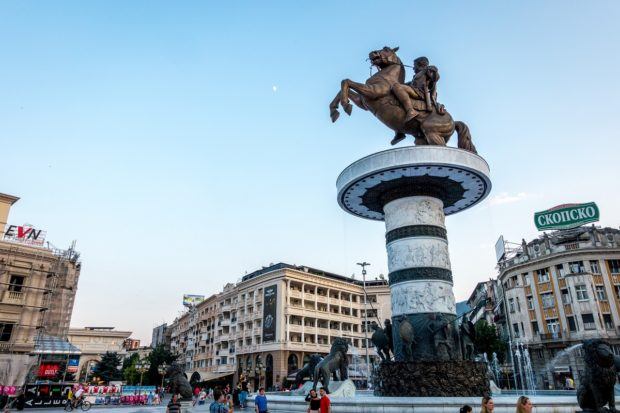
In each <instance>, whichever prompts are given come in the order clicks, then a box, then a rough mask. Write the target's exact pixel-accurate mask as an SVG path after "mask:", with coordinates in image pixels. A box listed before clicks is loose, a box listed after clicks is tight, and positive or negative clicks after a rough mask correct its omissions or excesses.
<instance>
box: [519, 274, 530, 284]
mask: <svg viewBox="0 0 620 413" xmlns="http://www.w3.org/2000/svg"><path fill="white" fill-rule="evenodd" d="M521 276H522V277H523V285H530V277H528V276H527V273H523V274H521Z"/></svg>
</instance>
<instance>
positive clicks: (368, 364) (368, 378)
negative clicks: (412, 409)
mask: <svg viewBox="0 0 620 413" xmlns="http://www.w3.org/2000/svg"><path fill="white" fill-rule="evenodd" d="M357 265H359V266H360V267H362V282H363V288H364V340H366V342H365V345H366V370H367V372H366V386H368V383H369V381H370V356H369V355H368V295H367V294H366V267H368V266H369V265H370V263H368V262H366V261H364V262H358V263H357Z"/></svg>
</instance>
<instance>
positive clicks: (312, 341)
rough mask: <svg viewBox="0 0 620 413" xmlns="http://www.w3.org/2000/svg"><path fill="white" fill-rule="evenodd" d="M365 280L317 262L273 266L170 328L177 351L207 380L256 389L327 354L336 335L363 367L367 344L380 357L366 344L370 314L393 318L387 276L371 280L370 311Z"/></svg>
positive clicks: (226, 290)
mask: <svg viewBox="0 0 620 413" xmlns="http://www.w3.org/2000/svg"><path fill="white" fill-rule="evenodd" d="M363 284H364V283H363V281H362V280H357V279H353V278H350V277H344V276H341V275H337V274H333V273H329V272H325V271H322V270H318V269H314V268H310V267H305V266H294V265H289V264H285V263H279V264H274V265H270V266H269V267H265V268H262V269H260V270H258V271H255V272H253V273H251V274H247V275H246V276H244V277H243V278H242V280H241V281H240V282H239V283H237V284H227V285H226V286H225V287H224V289H223V291H222V292H221V293H219V294H217V295H213V296H211V297H209V298H207V299H205V300H204V301H203V302H202V303H200V304H198V305H197V306H195V307H194V308H192V309H190V310H189V311H188V312H187V313H186V314H184V315H183V316H181V317H179V318H178V319H177V320H175V321H174V323H172V325H170V326H169V327H168V329H169V330H170V331H171V348H172V350H173V351H176V352H178V353H181V354H182V355H183V360H184V361H185V369H186V373H188V375H194V374H197V376H196V375H194V377H196V378H198V377H200V380H202V381H209V380H218V379H223V378H224V379H226V378H227V377H228V376H229V377H228V378H229V379H230V380H232V379H235V380H238V378H239V377H240V376H241V375H243V376H244V377H246V378H248V379H249V381H250V383H252V385H253V386H254V388H255V389H256V388H257V387H258V386H259V385H261V386H265V387H266V388H275V387H276V384H280V383H282V382H283V381H284V379H285V378H286V377H287V376H289V375H290V374H291V373H292V372H294V371H296V370H297V369H299V368H301V367H302V366H303V364H304V361H307V359H308V357H309V356H310V355H311V354H314V353H319V354H323V355H325V354H327V353H328V352H329V350H330V346H331V343H332V342H333V340H334V339H335V338H336V337H344V338H345V339H347V340H348V341H349V342H350V343H351V346H352V347H351V350H350V357H351V358H355V359H356V360H352V363H351V364H352V365H356V364H357V365H359V364H360V363H358V362H360V361H361V362H362V363H363V359H364V358H365V355H366V350H367V348H368V352H369V358H371V359H373V360H374V359H376V358H377V357H378V356H377V354H376V353H375V351H374V348H373V347H372V344H371V343H367V342H366V341H365V331H366V328H367V324H366V319H367V322H368V324H371V323H372V322H378V323H380V324H381V325H382V324H383V321H384V320H385V319H389V318H390V317H391V308H390V291H389V287H388V285H387V281H386V280H384V279H374V280H368V281H366V291H367V300H368V304H367V311H366V310H365V309H364V288H363ZM371 334H372V332H369V333H368V337H369V338H370V335H371ZM369 341H370V340H369ZM351 353H352V354H351ZM358 357H359V358H360V359H358ZM353 361H355V363H354V362H353ZM355 374H356V373H355V372H352V375H353V376H355Z"/></svg>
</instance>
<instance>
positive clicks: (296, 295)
mask: <svg viewBox="0 0 620 413" xmlns="http://www.w3.org/2000/svg"><path fill="white" fill-rule="evenodd" d="M290 292H291V293H290V296H291V297H293V298H301V291H297V290H291V291H290Z"/></svg>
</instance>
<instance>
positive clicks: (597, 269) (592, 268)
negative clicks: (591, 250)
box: [590, 261, 601, 274]
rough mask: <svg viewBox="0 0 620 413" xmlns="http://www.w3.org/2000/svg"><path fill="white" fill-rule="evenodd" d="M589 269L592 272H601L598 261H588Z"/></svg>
mask: <svg viewBox="0 0 620 413" xmlns="http://www.w3.org/2000/svg"><path fill="white" fill-rule="evenodd" d="M590 271H592V274H600V273H601V268H600V267H599V266H598V261H590Z"/></svg>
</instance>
